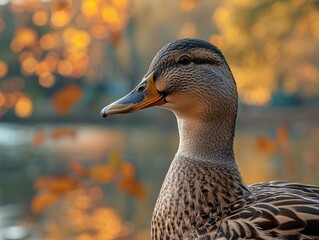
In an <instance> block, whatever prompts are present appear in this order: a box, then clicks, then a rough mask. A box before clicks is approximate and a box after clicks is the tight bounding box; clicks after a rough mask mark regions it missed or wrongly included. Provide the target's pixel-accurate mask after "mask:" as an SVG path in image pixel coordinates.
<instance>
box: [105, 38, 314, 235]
mask: <svg viewBox="0 0 319 240" xmlns="http://www.w3.org/2000/svg"><path fill="white" fill-rule="evenodd" d="M154 105H160V106H161V107H163V108H166V109H169V110H171V111H172V112H173V113H174V114H175V115H176V118H177V122H178V129H179V136H180V143H179V148H178V151H177V153H176V155H175V158H174V160H173V162H172V164H171V166H170V169H169V171H168V173H167V175H166V178H165V180H164V183H163V186H162V188H161V191H160V194H159V196H158V199H157V203H156V205H155V208H154V213H153V218H152V239H153V240H162V239H172V240H174V239H175V240H178V239H184V240H191V239H203V240H205V239H319V187H318V186H311V185H305V184H298V183H291V182H284V181H274V182H268V183H260V184H254V185H250V186H246V185H245V184H244V182H243V181H242V178H241V175H240V172H239V170H238V168H237V165H236V162H235V157H234V152H233V139H234V132H235V123H236V116H237V90H236V83H235V80H234V78H233V75H232V73H231V71H230V69H229V67H228V65H227V62H226V60H225V58H224V56H223V54H222V53H221V52H220V50H218V49H217V48H216V47H215V46H213V45H211V44H210V43H207V42H205V41H202V40H197V39H179V40H176V41H173V42H171V43H169V44H167V45H166V46H164V47H163V48H162V49H161V50H160V51H159V52H158V54H157V55H156V56H155V58H154V59H153V61H152V63H151V65H150V68H149V70H148V73H147V74H146V77H145V78H144V79H143V80H142V82H141V83H140V84H139V85H138V86H137V87H136V88H135V89H134V90H133V91H132V92H131V93H130V94H129V95H127V96H125V97H124V98H122V99H120V100H118V101H117V102H115V103H113V104H111V105H109V106H107V107H105V108H104V109H103V110H102V112H101V114H102V116H103V117H105V116H107V115H111V114H118V113H128V112H133V111H136V110H139V109H142V108H145V107H150V106H154Z"/></svg>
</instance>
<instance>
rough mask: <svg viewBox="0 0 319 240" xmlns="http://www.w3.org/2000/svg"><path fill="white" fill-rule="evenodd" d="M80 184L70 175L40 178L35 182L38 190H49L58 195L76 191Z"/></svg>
mask: <svg viewBox="0 0 319 240" xmlns="http://www.w3.org/2000/svg"><path fill="white" fill-rule="evenodd" d="M77 185H78V183H77V181H76V180H75V179H73V178H72V177H70V176H68V175H57V176H53V177H43V178H38V179H37V181H36V182H35V187H36V188H37V189H47V190H50V191H53V192H56V193H62V192H67V191H71V190H74V189H75V188H76V187H77Z"/></svg>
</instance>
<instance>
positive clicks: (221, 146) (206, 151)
mask: <svg viewBox="0 0 319 240" xmlns="http://www.w3.org/2000/svg"><path fill="white" fill-rule="evenodd" d="M177 119H178V120H177V122H178V129H179V138H180V139H179V140H180V142H179V147H178V151H177V155H180V156H183V157H186V158H189V159H192V160H196V161H205V162H211V163H215V164H224V163H227V164H231V165H236V163H235V159H234V151H233V139H234V128H235V127H234V126H235V123H231V122H223V121H213V120H203V119H192V118H186V119H185V118H182V119H179V118H177Z"/></svg>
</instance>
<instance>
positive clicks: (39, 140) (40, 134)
mask: <svg viewBox="0 0 319 240" xmlns="http://www.w3.org/2000/svg"><path fill="white" fill-rule="evenodd" d="M44 141H45V133H44V131H43V130H41V129H38V130H37V131H36V132H35V134H34V136H33V140H32V145H33V147H35V148H40V147H42V146H43V144H44Z"/></svg>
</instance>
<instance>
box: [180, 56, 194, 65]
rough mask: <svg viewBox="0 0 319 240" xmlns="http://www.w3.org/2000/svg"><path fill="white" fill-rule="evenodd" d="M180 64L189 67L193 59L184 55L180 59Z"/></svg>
mask: <svg viewBox="0 0 319 240" xmlns="http://www.w3.org/2000/svg"><path fill="white" fill-rule="evenodd" d="M178 62H179V63H181V64H183V65H187V64H190V63H191V58H190V57H189V56H186V55H183V56H181V57H180V58H179V60H178Z"/></svg>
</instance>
